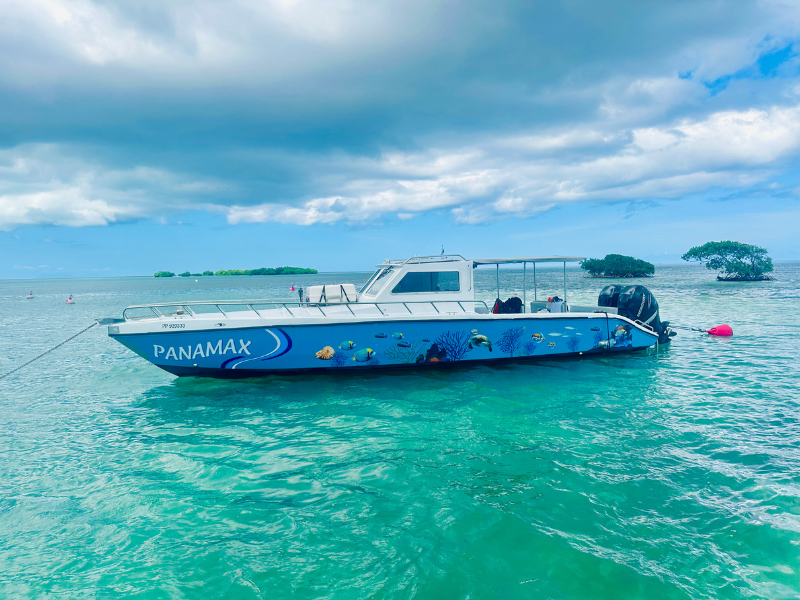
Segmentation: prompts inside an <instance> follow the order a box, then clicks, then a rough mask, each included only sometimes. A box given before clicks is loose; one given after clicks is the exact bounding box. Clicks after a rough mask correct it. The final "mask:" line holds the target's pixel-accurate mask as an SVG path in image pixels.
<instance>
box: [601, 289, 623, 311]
mask: <svg viewBox="0 0 800 600" xmlns="http://www.w3.org/2000/svg"><path fill="white" fill-rule="evenodd" d="M621 289H622V286H621V285H607V286H606V287H604V288H603V289H602V290H601V291H600V296H598V298H597V306H611V307H613V308H616V307H617V301H618V300H619V291H620V290H621Z"/></svg>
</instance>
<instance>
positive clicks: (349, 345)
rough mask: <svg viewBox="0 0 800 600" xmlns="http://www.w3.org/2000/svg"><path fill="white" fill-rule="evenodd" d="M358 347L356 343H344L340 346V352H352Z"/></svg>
mask: <svg viewBox="0 0 800 600" xmlns="http://www.w3.org/2000/svg"><path fill="white" fill-rule="evenodd" d="M355 347H356V343H355V342H342V343H341V344H339V350H352V349H353V348H355Z"/></svg>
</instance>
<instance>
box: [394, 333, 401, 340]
mask: <svg viewBox="0 0 800 600" xmlns="http://www.w3.org/2000/svg"><path fill="white" fill-rule="evenodd" d="M392 337H393V338H394V339H396V340H402V339H403V334H402V333H393V334H392Z"/></svg>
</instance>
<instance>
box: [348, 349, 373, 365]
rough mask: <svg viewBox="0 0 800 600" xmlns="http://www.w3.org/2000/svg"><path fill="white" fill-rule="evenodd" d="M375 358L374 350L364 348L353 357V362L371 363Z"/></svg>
mask: <svg viewBox="0 0 800 600" xmlns="http://www.w3.org/2000/svg"><path fill="white" fill-rule="evenodd" d="M374 356H375V351H374V350H373V349H372V348H364V349H363V350H359V351H357V352H356V353H355V354H354V355H353V360H354V361H356V362H369V361H370V360H372V358H373V357H374Z"/></svg>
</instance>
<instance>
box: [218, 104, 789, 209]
mask: <svg viewBox="0 0 800 600" xmlns="http://www.w3.org/2000/svg"><path fill="white" fill-rule="evenodd" d="M617 135H619V134H617ZM625 137H626V138H628V139H629V140H630V141H629V142H628V143H627V144H625V145H623V146H622V147H621V149H619V150H617V151H614V152H609V153H606V154H604V155H601V156H599V157H598V156H590V157H587V156H583V155H578V156H574V155H573V154H572V151H573V150H574V149H580V148H583V147H584V146H585V144H586V143H587V141H589V142H595V141H598V142H602V141H603V139H605V138H604V137H603V135H602V134H600V133H596V132H586V133H581V132H577V133H576V132H564V133H562V134H547V135H544V136H535V135H534V136H524V137H522V138H514V139H512V140H510V141H507V140H494V139H489V140H487V141H486V143H484V144H483V145H481V146H479V147H474V148H469V149H467V150H466V151H464V150H463V149H460V151H459V152H457V153H454V154H447V152H446V151H444V150H441V151H438V152H436V151H428V152H426V153H420V154H409V155H399V154H397V153H392V154H390V155H389V156H387V157H386V158H384V159H380V160H377V161H375V162H374V164H373V165H371V168H370V170H371V171H373V172H374V171H383V172H385V173H386V175H387V177H386V178H385V179H383V180H380V179H378V180H376V179H370V180H358V179H355V180H353V181H352V182H351V183H350V184H349V185H348V186H346V189H345V190H343V192H344V193H343V194H342V195H341V196H336V197H326V198H317V199H313V200H309V201H307V202H304V203H300V204H298V205H287V204H282V203H274V204H273V203H265V204H261V205H257V206H233V207H230V208H229V209H227V216H228V221H229V222H230V223H242V222H251V223H252V222H267V221H274V222H281V223H297V224H303V225H310V224H314V223H333V222H336V221H366V220H370V219H376V218H379V217H381V216H382V215H384V214H388V213H397V212H400V213H402V214H403V218H408V217H409V216H410V215H413V214H418V213H421V212H425V211H431V210H442V209H449V210H451V212H452V214H453V216H454V218H455V219H456V220H457V221H459V222H464V223H478V222H482V221H487V220H493V219H498V218H504V217H509V216H530V215H532V214H536V213H537V212H541V211H543V210H547V209H549V208H552V207H553V206H556V205H557V204H558V203H560V202H579V201H589V200H595V201H597V200H612V201H613V200H625V199H637V198H643V197H645V198H673V197H678V196H681V195H688V194H693V193H698V192H703V191H706V190H708V189H710V188H714V187H722V188H732V187H747V186H751V185H753V184H755V183H758V182H760V181H763V180H764V179H766V178H767V177H769V175H770V174H771V173H772V172H773V168H775V167H776V165H775V163H776V162H778V161H780V159H782V158H785V157H788V156H793V155H796V154H797V153H798V152H799V151H800V105H799V106H794V107H775V108H772V109H769V110H747V111H725V112H720V113H716V114H712V115H710V116H709V117H708V118H707V119H704V120H702V121H687V120H684V121H680V122H678V123H675V124H672V125H667V126H662V127H646V128H640V129H632V130H629V131H628V132H626V134H625ZM509 147H513V148H515V150H516V152H515V154H514V156H513V157H512V158H509V157H508V156H507V155H505V154H503V153H502V152H499V151H498V149H503V148H509ZM543 147H547V148H550V149H551V150H553V152H551V153H550V154H549V155H548V156H543V155H542V153H541V152H540V150H541V149H542V148H543ZM526 150H529V152H528V153H527V154H526V152H525V151H526ZM557 150H560V151H561V153H559V152H557ZM493 151H494V153H493ZM420 165H426V168H421V167H420ZM398 174H399V175H400V177H401V178H400V179H395V178H393V176H395V175H398ZM403 175H407V176H414V177H415V178H414V179H406V178H402V177H403ZM381 186H382V187H381ZM348 189H349V190H360V189H368V190H370V192H369V193H366V194H353V195H348V194H347V193H346V192H347V191H348Z"/></svg>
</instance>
